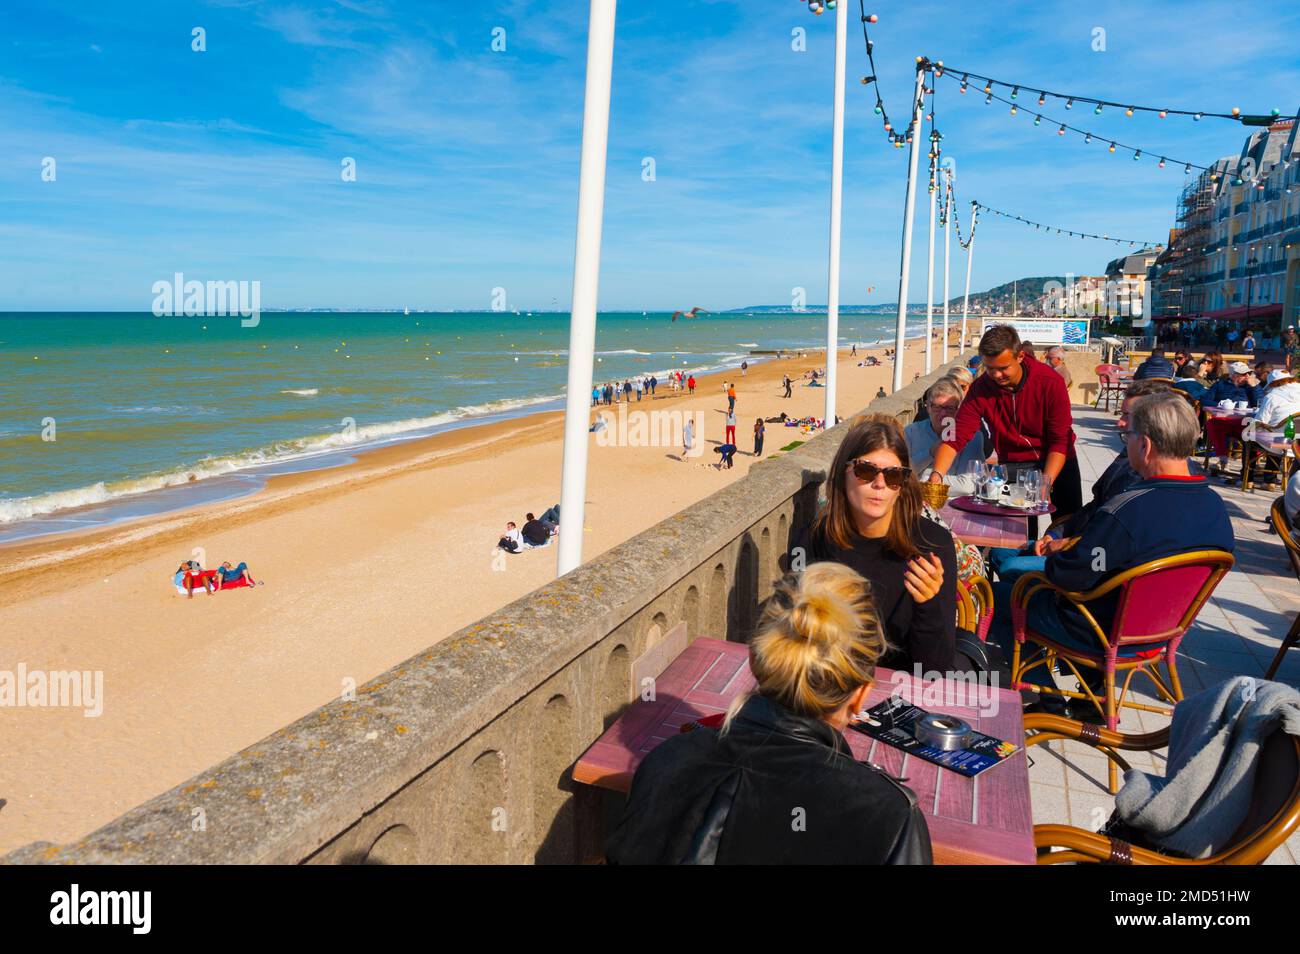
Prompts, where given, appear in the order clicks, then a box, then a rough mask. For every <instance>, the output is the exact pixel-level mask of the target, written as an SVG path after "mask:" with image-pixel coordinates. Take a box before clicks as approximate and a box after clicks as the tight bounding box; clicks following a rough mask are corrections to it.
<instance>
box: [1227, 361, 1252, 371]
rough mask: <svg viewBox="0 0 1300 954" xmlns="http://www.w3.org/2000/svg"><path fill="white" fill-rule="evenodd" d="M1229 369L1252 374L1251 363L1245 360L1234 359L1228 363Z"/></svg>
mask: <svg viewBox="0 0 1300 954" xmlns="http://www.w3.org/2000/svg"><path fill="white" fill-rule="evenodd" d="M1228 370H1229V371H1231V372H1232V373H1233V374H1250V365H1248V364H1247V363H1246V362H1245V361H1234V362H1232V364H1230V365H1228Z"/></svg>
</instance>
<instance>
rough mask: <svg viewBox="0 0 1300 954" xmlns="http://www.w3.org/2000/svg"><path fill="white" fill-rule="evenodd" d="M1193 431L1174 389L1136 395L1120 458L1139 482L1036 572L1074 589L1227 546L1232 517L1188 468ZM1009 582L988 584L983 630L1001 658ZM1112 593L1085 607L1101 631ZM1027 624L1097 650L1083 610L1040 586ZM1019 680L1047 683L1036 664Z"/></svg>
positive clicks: (1009, 639) (1009, 638) (1008, 641)
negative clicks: (988, 623)
mask: <svg viewBox="0 0 1300 954" xmlns="http://www.w3.org/2000/svg"><path fill="white" fill-rule="evenodd" d="M1198 431H1199V428H1198V426H1197V423H1196V416H1195V415H1194V414H1193V413H1192V409H1191V408H1190V407H1189V406H1188V404H1187V402H1186V401H1185V400H1184V399H1183V398H1181V397H1179V396H1178V395H1175V394H1152V395H1148V396H1147V397H1144V398H1139V399H1138V400H1137V402H1136V403H1135V404H1134V405H1133V407H1132V409H1131V411H1130V414H1129V426H1128V436H1127V437H1126V439H1125V442H1124V443H1125V446H1126V450H1127V454H1128V461H1129V463H1130V464H1132V466H1133V469H1134V470H1136V471H1137V472H1138V474H1139V475H1140V476H1141V480H1139V481H1138V482H1137V483H1135V484H1133V485H1132V486H1131V487H1130V488H1129V489H1128V490H1126V491H1124V492H1123V493H1121V494H1119V495H1118V496H1116V497H1113V498H1111V500H1110V501H1109V502H1108V503H1106V504H1104V505H1102V506H1101V507H1100V508H1099V509H1098V510H1097V511H1096V513H1095V514H1094V515H1093V517H1092V519H1090V520H1089V521H1088V523H1087V525H1086V526H1085V527H1084V528H1083V530H1082V532H1081V533H1080V535H1079V536H1077V537H1074V538H1072V539H1071V540H1070V541H1068V544H1067V545H1066V546H1064V547H1063V548H1062V549H1060V550H1059V551H1057V552H1055V553H1051V554H1049V555H1048V557H1047V561H1046V564H1045V567H1044V570H1043V572H1044V574H1045V575H1046V576H1047V578H1048V579H1049V580H1050V581H1051V582H1052V583H1055V584H1056V585H1058V586H1060V587H1062V588H1063V589H1066V590H1073V591H1077V592H1081V591H1085V590H1090V589H1093V588H1094V587H1096V586H1100V585H1101V584H1102V583H1104V582H1105V581H1106V580H1108V579H1110V578H1111V577H1113V576H1115V575H1116V574H1119V573H1122V572H1123V571H1124V570H1128V569H1131V568H1133V567H1135V566H1139V565H1141V564H1143V563H1148V562H1150V561H1152V560H1155V559H1158V558H1160V557H1163V556H1172V555H1174V554H1177V553H1186V552H1188V551H1191V550H1226V551H1229V552H1231V551H1232V549H1233V545H1234V540H1233V533H1232V523H1231V522H1230V521H1229V519H1228V512H1227V509H1226V508H1225V507H1224V505H1223V501H1222V499H1220V497H1219V495H1218V494H1216V493H1215V492H1214V491H1213V490H1212V489H1211V488H1210V485H1209V482H1208V481H1207V480H1206V479H1205V478H1204V477H1198V476H1193V475H1192V473H1191V471H1190V469H1189V467H1188V458H1189V457H1190V456H1191V455H1192V453H1193V452H1194V451H1195V449H1196V437H1197V434H1198ZM1011 588H1012V585H1011V584H1010V583H1006V582H999V583H997V584H995V585H994V588H993V592H994V619H993V628H992V631H991V633H992V638H993V639H994V640H995V641H996V642H997V643H998V644H999V645H1000V646H1001V647H1002V649H1003V651H1004V652H1005V653H1006V654H1007V658H1008V659H1009V658H1011V651H1012V646H1013V642H1014V638H1015V637H1014V634H1013V632H1012V625H1011ZM1119 595H1120V594H1119V592H1118V591H1116V592H1112V593H1110V594H1108V595H1106V596H1104V597H1102V598H1101V599H1098V600H1095V601H1093V602H1092V603H1090V604H1089V605H1088V609H1089V612H1091V613H1092V614H1093V616H1094V617H1095V618H1096V620H1097V623H1098V625H1099V626H1100V627H1101V628H1102V630H1103V631H1106V632H1108V631H1109V629H1110V626H1111V624H1112V622H1113V620H1114V615H1115V608H1116V605H1117V603H1118V600H1119ZM1028 624H1029V627H1030V628H1031V629H1033V630H1035V631H1037V632H1040V633H1042V634H1043V635H1045V636H1047V637H1049V638H1051V639H1053V640H1056V641H1057V642H1060V643H1061V644H1063V645H1067V646H1073V647H1077V648H1081V649H1089V650H1094V651H1097V652H1100V651H1101V646H1100V644H1099V643H1098V641H1097V638H1096V636H1095V635H1094V633H1093V630H1092V627H1091V626H1090V625H1089V624H1088V622H1087V620H1086V619H1085V618H1084V616H1083V614H1081V613H1080V612H1079V611H1078V609H1076V608H1075V607H1074V605H1073V604H1070V603H1068V602H1066V601H1064V600H1059V599H1058V598H1057V596H1056V594H1054V593H1052V592H1049V591H1047V590H1040V591H1039V592H1038V593H1037V594H1035V596H1034V597H1033V599H1032V600H1031V601H1030V604H1029V607H1028ZM1025 678H1026V680H1027V681H1029V682H1034V683H1037V684H1038V685H1043V686H1048V685H1053V682H1052V678H1051V674H1050V673H1048V672H1047V671H1046V670H1045V668H1044V667H1043V666H1039V667H1037V668H1036V669H1034V670H1031V671H1030V672H1029V673H1027V674H1026V676H1025Z"/></svg>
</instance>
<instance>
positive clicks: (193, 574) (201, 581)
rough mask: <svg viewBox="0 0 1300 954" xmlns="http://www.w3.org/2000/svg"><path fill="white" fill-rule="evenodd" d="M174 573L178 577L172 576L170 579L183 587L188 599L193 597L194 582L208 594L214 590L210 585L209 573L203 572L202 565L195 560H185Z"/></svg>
mask: <svg viewBox="0 0 1300 954" xmlns="http://www.w3.org/2000/svg"><path fill="white" fill-rule="evenodd" d="M176 573H177V576H179V577H180V579H177V576H173V577H172V581H173V582H174V583H175V584H176V585H177V586H184V587H185V595H186V597H187V598H188V599H194V587H195V585H196V584H197V585H199V586H202V587H203V588H204V589H205V590H207V592H208V596H211V595H212V594H213V593H215V592H216V590H215V589H213V587H212V580H211V575H210V574H207V573H204V572H203V567H201V566H199V562H198V561H197V560H186V561H185V562H183V563H182V564H181V566H180V569H179V570H177V571H176Z"/></svg>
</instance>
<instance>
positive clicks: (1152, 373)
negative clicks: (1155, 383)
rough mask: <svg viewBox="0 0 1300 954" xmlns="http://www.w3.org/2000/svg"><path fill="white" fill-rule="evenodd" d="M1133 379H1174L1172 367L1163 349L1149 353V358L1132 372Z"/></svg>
mask: <svg viewBox="0 0 1300 954" xmlns="http://www.w3.org/2000/svg"><path fill="white" fill-rule="evenodd" d="M1133 378H1134V380H1136V381H1141V380H1142V379H1143V378H1169V380H1171V381H1172V380H1173V378H1174V366H1173V364H1172V363H1171V362H1170V360H1169V359H1168V358H1166V357H1165V349H1164V348H1156V349H1155V350H1153V351H1152V352H1151V357H1149V358H1147V359H1146V360H1145V361H1143V362H1142V363H1141V364H1139V365H1138V368H1137V370H1136V371H1134V372H1133Z"/></svg>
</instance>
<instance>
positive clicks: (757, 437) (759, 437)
mask: <svg viewBox="0 0 1300 954" xmlns="http://www.w3.org/2000/svg"><path fill="white" fill-rule="evenodd" d="M763 431H764V427H763V419H762V418H761V417H760V418H759V419H758V420H756V421H755V422H754V456H755V457H762V456H763Z"/></svg>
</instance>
